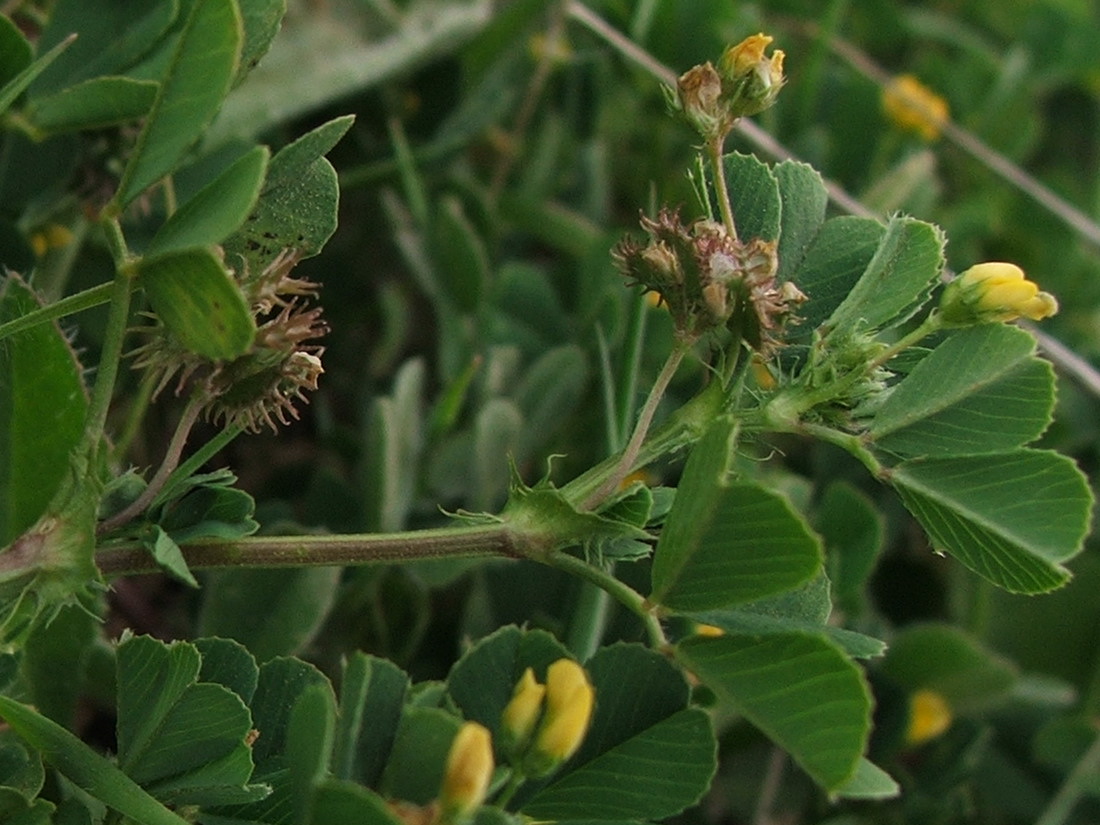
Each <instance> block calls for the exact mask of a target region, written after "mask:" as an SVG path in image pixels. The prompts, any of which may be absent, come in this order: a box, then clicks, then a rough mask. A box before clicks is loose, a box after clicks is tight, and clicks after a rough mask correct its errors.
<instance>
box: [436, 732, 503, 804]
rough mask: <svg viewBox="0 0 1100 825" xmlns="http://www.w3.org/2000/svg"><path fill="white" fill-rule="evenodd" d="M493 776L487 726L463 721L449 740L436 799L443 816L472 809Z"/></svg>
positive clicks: (483, 795)
mask: <svg viewBox="0 0 1100 825" xmlns="http://www.w3.org/2000/svg"><path fill="white" fill-rule="evenodd" d="M492 776H493V741H492V737H491V736H490V734H489V731H488V729H487V728H485V727H484V726H482V725H479V724H478V723H477V722H464V723H463V724H462V727H461V728H459V729H458V734H457V735H456V736H455V738H454V741H453V742H451V749H450V751H449V752H448V753H447V767H446V769H445V771H444V774H443V787H442V788H441V790H440V793H439V801H440V804H441V806H442V809H443V811H444V812H445V814H446V818H447V819H449V820H454V819H456V818H461V817H464V816H467V815H468V814H470V813H472V812H473V811H475V810H476V809H477V808H478V806H480V805H481V803H482V802H484V801H485V795H486V793H488V791H489V780H490V779H492Z"/></svg>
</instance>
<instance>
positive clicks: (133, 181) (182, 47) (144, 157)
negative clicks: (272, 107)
mask: <svg viewBox="0 0 1100 825" xmlns="http://www.w3.org/2000/svg"><path fill="white" fill-rule="evenodd" d="M241 29H242V24H241V15H240V11H239V10H238V8H237V3H236V0H195V3H194V6H193V7H192V9H191V14H190V16H189V17H188V19H187V22H186V24H185V25H184V28H183V31H182V33H181V35H180V39H179V43H178V44H177V45H176V49H175V52H174V53H173V55H172V59H171V62H170V63H169V66H168V70H167V73H166V74H165V76H164V77H163V79H162V80H161V83H160V89H159V91H158V93H157V98H156V100H155V101H154V102H153V107H152V109H151V110H150V112H149V117H148V119H147V120H146V122H145V127H144V128H143V129H142V131H141V134H140V135H139V136H138V140H137V145H136V146H135V147H134V153H133V154H132V155H131V156H130V160H129V162H128V163H127V164H126V168H125V170H124V171H123V173H122V180H121V181H120V182H119V187H118V191H117V192H116V193H115V197H114V200H113V203H114V205H115V206H116V207H117V208H118V209H122V208H123V207H125V206H126V205H127V204H128V203H130V201H132V200H133V199H134V198H136V197H137V196H138V195H140V194H141V193H142V192H144V191H145V189H146V188H148V187H149V186H150V185H152V184H153V183H156V181H158V180H160V179H161V178H162V177H164V176H165V175H167V174H170V173H171V172H172V171H173V170H174V169H175V168H176V166H177V165H178V164H179V162H180V160H181V159H182V158H183V156H184V154H185V153H186V152H187V150H188V149H189V148H190V147H191V145H192V144H193V143H194V142H195V141H196V140H197V139H198V138H199V136H200V135H201V134H202V133H203V131H204V130H205V129H206V127H207V126H208V125H209V124H210V121H211V120H213V118H214V114H215V113H216V112H217V111H218V109H219V108H220V107H221V104H222V101H223V100H224V99H225V95H226V94H227V93H228V92H229V86H230V83H231V82H232V80H233V77H234V76H235V75H236V73H237V66H238V60H239V58H240V53H241V40H242V37H243V35H242V30H241Z"/></svg>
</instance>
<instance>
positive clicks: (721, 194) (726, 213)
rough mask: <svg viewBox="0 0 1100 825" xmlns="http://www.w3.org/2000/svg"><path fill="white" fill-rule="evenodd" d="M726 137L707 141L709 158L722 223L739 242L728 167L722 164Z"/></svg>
mask: <svg viewBox="0 0 1100 825" xmlns="http://www.w3.org/2000/svg"><path fill="white" fill-rule="evenodd" d="M724 142H725V139H724V137H717V136H716V137H713V138H711V139H710V140H708V141H707V156H708V157H709V159H710V165H711V167H712V168H713V170H714V191H715V194H716V195H717V196H718V210H719V211H720V212H721V213H722V223H723V225H724V226H725V227H726V232H728V233H729V236H730V237H731V238H733V239H734V240H735V241H736V240H737V225H736V224H735V223H734V222H733V210H732V209H731V208H730V194H729V188H728V187H727V186H726V167H725V164H723V163H722V144H723V143H724Z"/></svg>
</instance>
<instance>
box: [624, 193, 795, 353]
mask: <svg viewBox="0 0 1100 825" xmlns="http://www.w3.org/2000/svg"><path fill="white" fill-rule="evenodd" d="M641 224H642V228H643V229H644V230H645V231H646V234H647V235H648V236H649V239H648V241H647V242H646V243H640V242H638V241H637V240H635V239H633V238H630V237H627V238H624V239H623V240H622V241H620V242H619V243H618V244H617V245H616V247H615V249H614V250H613V252H612V255H613V258H614V260H615V263H616V265H617V266H618V268H619V269H620V271H621V272H622V273H623V275H624V276H625V277H626V278H627V279H628V280H629V281H630V282H631V283H633V284H640V285H642V286H643V287H645V289H646V290H648V291H652V292H655V293H657V294H658V295H659V296H660V298H661V301H662V303H664V304H665V305H666V306H667V307H668V309H669V312H670V313H671V315H672V318H673V322H674V323H675V325H676V329H677V330H678V331H679V332H680V334H681V335H684V336H685V337H688V338H695V337H698V336H699V335H702V334H704V333H706V332H708V331H712V330H717V329H720V328H728V329H730V330H734V331H736V332H737V333H738V334H739V335H740V337H742V338H744V340H745V341H747V342H748V343H749V344H750V345H751V346H752V347H754V348H755V349H758V350H760V349H767V348H769V346H770V345H771V343H772V342H773V339H774V333H775V331H776V330H777V329H778V328H779V327H781V326H782V324H783V322H784V321H785V320H786V319H787V318H788V317H789V316H790V314H791V310H792V307H793V306H794V305H795V304H798V303H800V302H801V301H803V300H805V296H804V295H803V294H802V293H801V292H800V291H799V290H798V288H797V287H795V285H794V284H791V283H784V284H779V283H778V282H777V280H776V277H775V275H776V270H777V268H778V258H777V256H776V249H775V244H774V243H773V242H771V241H764V240H761V239H759V238H756V239H753V240H749V241H740V240H738V239H736V238H734V237H732V236H731V235H730V234H729V233H728V232H727V231H726V228H725V227H724V226H723V225H722V224H720V223H716V222H715V221H710V220H697V221H695V222H694V223H692V224H691V225H690V226H685V225H684V224H683V222H682V221H681V220H680V216H679V214H678V213H677V212H674V211H672V210H669V209H667V208H666V209H662V210H661V211H660V213H659V214H658V215H657V218H656V219H652V218H648V217H645V216H643V217H642V220H641Z"/></svg>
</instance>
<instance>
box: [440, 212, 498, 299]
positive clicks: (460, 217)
mask: <svg viewBox="0 0 1100 825" xmlns="http://www.w3.org/2000/svg"><path fill="white" fill-rule="evenodd" d="M431 241H432V254H433V258H434V259H435V262H436V269H437V270H438V271H439V273H440V280H441V281H442V282H443V284H444V286H445V287H446V289H447V293H448V297H449V298H450V300H451V301H452V302H453V303H454V305H455V306H456V307H458V308H459V310H460V311H462V312H465V313H468V314H471V315H472V314H474V313H475V312H477V310H478V308H479V307H480V306H481V298H482V295H484V294H485V291H486V288H487V286H488V283H489V255H488V253H487V252H486V250H485V243H484V241H482V239H481V238H480V236H479V235H478V234H477V230H476V229H474V225H473V224H472V223H471V222H470V219H469V218H468V217H467V216H466V212H465V209H464V208H463V206H462V202H461V201H460V200H458V198H455V197H453V196H450V197H447V196H445V197H443V198H442V199H441V200H440V202H439V208H438V209H437V210H436V212H435V216H434V219H433V220H432V237H431Z"/></svg>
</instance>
